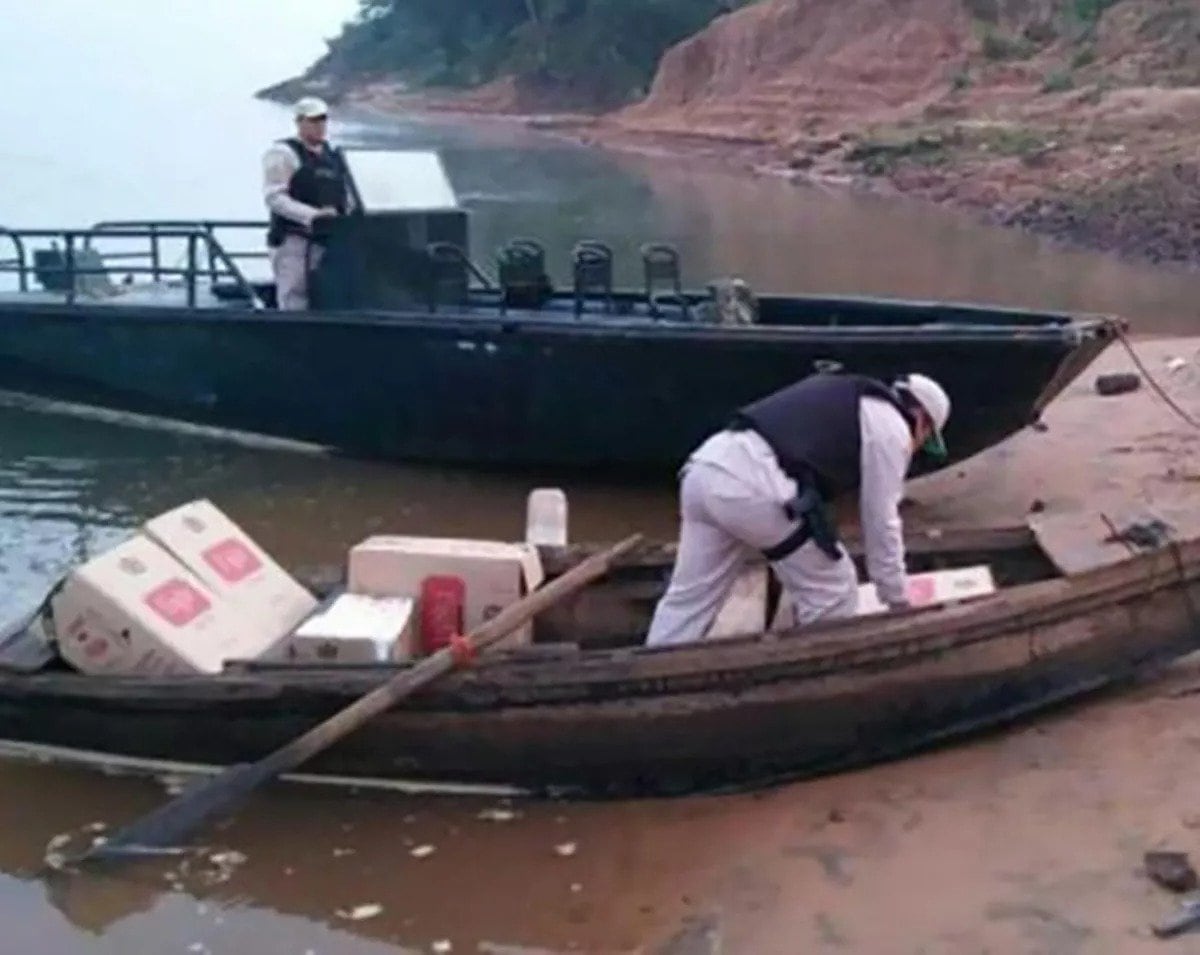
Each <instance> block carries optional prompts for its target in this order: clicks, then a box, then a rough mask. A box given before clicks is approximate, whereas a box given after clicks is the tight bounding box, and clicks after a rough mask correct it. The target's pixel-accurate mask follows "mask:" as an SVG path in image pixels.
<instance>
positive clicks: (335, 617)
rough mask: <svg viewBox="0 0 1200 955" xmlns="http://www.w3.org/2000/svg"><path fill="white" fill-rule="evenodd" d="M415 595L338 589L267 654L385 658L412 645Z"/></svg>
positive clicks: (407, 652) (405, 654)
mask: <svg viewBox="0 0 1200 955" xmlns="http://www.w3.org/2000/svg"><path fill="white" fill-rule="evenodd" d="M415 606H416V603H415V601H413V600H411V599H410V598H408V597H366V596H363V595H362V594H341V595H339V596H338V597H336V598H335V599H334V600H333V601H332V602H331V603H330V604H329V605H328V606H327V607H323V608H322V609H320V610H318V611H317V612H316V613H315V614H313V615H312V616H311V617H309V618H308V619H307V620H305V621H304V622H303V623H302V624H301V625H300V626H299V627H297V628H296V630H295V631H294V632H293V633H291V634H289V635H288V636H286V637H284V639H283V640H281V641H280V642H279V643H278V644H276V646H275V647H273V648H272V649H271V652H270V653H269V654H268V659H271V660H275V661H279V662H283V663H317V664H329V665H337V664H345V663H387V662H389V661H400V660H407V659H409V658H410V657H412V656H413V655H414V653H415V651H416V633H415V630H416V625H415V621H414V608H415Z"/></svg>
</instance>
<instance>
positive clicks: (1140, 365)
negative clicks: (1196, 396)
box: [1115, 326, 1200, 431]
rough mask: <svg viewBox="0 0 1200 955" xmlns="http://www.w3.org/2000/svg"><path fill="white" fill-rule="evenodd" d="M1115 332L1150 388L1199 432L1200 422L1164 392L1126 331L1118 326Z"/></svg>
mask: <svg viewBox="0 0 1200 955" xmlns="http://www.w3.org/2000/svg"><path fill="white" fill-rule="evenodd" d="M1115 331H1116V335H1117V339H1118V340H1119V341H1120V342H1121V344H1122V345H1124V346H1125V350H1126V351H1127V352H1129V357H1130V358H1132V359H1133V363H1134V365H1136V366H1137V370H1138V371H1140V372H1141V373H1142V377H1144V378H1145V379H1146V381H1148V382H1149V383H1150V386H1151V387H1152V388H1153V389H1154V390H1155V391H1156V392H1158V396H1159V397H1160V398H1162V400H1163V401H1165V402H1166V403H1167V405H1168V406H1169V407H1170V408H1171V410H1172V411H1174V412H1175V414H1177V415H1178V416H1179V417H1180V418H1182V419H1183V420H1184V421H1186V422H1187V423H1188V424H1190V425H1191V426H1192V427H1193V428H1195V429H1196V430H1197V431H1200V421H1197V420H1196V419H1195V418H1193V417H1192V416H1191V415H1190V414H1188V413H1187V412H1186V411H1184V410H1183V409H1182V408H1181V407H1179V405H1178V404H1176V402H1175V401H1174V400H1173V399H1172V398H1171V396H1170V395H1168V394H1167V393H1166V391H1165V390H1163V387H1162V385H1160V384H1159V383H1158V381H1157V380H1156V379H1155V377H1154V376H1153V375H1152V374H1150V371H1149V370H1148V369H1147V368H1146V366H1145V365H1144V364H1143V363H1142V360H1141V358H1139V357H1138V353H1137V352H1136V351H1134V350H1133V345H1131V344H1130V342H1129V338H1128V336H1126V334H1125V330H1124V329H1123V328H1121V327H1120V326H1116V328H1115Z"/></svg>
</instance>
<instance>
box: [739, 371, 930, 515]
mask: <svg viewBox="0 0 1200 955" xmlns="http://www.w3.org/2000/svg"><path fill="white" fill-rule="evenodd" d="M864 396H871V397H875V398H882V399H883V400H884V401H886V402H888V403H889V404H890V405H892V407H894V408H895V409H896V410H897V411H899V412H900V413H901V414H902V415H903V416H904V420H905V421H906V422H907V423H908V427H909V430H910V431H913V430H914V415H913V413H912V412H911V411H909V410H908V409H907V408H906V407H905V406H904V403H903V402H902V401H901V398H900V396H899V395H898V394H896V392H895V391H894V390H893V389H891V388H889V387H888V386H887V385H885V384H883V383H882V382H879V381H876V380H875V379H874V378H867V377H865V376H863V375H847V374H828V373H824V372H822V373H819V374H815V375H810V376H809V377H808V378H804V379H801V380H800V381H798V382H796V383H795V384H793V385H788V386H787V387H786V388H782V389H780V390H779V391H776V392H775V393H773V394H770V395H767V397H765V398H762V399H760V400H759V401H756V402H754V403H753V404H749V405H747V406H746V407H744V408H742V409H741V410H739V411H738V412H737V413H736V415H735V416H734V426H735V427H749V428H752V429H753V430H754V431H757V432H758V433H759V434H760V435H762V437H763V439H764V440H765V441H766V442H767V444H769V445H770V446H771V450H772V451H774V452H775V457H776V458H777V459H778V461H779V466H780V467H781V468H782V469H783V470H784V471H785V472H786V473H787V474H788V476H789V477H792V478H795V480H796V481H797V483H798V484H800V486H801V487H804V486H805V485H806V484H809V483H813V484H815V486H816V489H817V490H818V491H819V492H820V494H821V496H822V497H824V498H826V499H829V498H830V497H832V496H834V495H836V494H839V493H843V492H846V491H853V490H857V489H858V487H859V485H860V484H862V464H861V462H862V432H861V430H860V428H859V423H858V403H859V400H860V399H861V398H863V397H864Z"/></svg>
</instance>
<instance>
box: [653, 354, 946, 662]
mask: <svg viewBox="0 0 1200 955" xmlns="http://www.w3.org/2000/svg"><path fill="white" fill-rule="evenodd" d="M949 417H950V399H949V397H948V396H947V395H946V392H945V391H944V390H943V389H942V387H941V386H940V385H939V384H938V383H937V382H935V381H934V380H933V379H932V378H927V377H926V376H924V375H918V374H911V375H908V376H907V377H905V378H901V379H900V380H898V381H897V382H896V383H895V384H894V385H893V386H892V387H888V386H887V385H885V384H884V383H883V382H880V381H876V380H875V379H873V378H867V377H863V376H860V375H846V374H824V373H821V374H816V375H811V376H809V377H808V378H804V379H802V380H801V381H798V382H796V383H795V384H792V385H789V386H787V387H786V388H783V389H782V390H780V391H777V392H775V393H774V394H771V395H768V396H767V397H765V398H763V399H761V400H760V401H757V402H755V403H753V404H750V405H747V406H746V407H745V408H742V409H741V410H740V411H739V412H737V413H736V415H735V416H734V418H733V421H732V423H731V424H730V425H729V427H727V428H726V429H725V430H724V431H720V432H717V433H716V434H714V435H712V436H711V437H710V438H709V439H708V440H707V441H705V442H704V444H702V445H701V446H700V447H699V448H698V449H697V450H696V451H695V452H693V453H692V455H691V457H690V458H689V459H688V461H687V463H686V464H685V465H684V468H683V471H682V480H681V482H680V510H681V513H682V526H681V528H680V532H679V552H678V555H677V557H676V560H675V568H674V571H673V573H672V576H671V583H670V585H669V586H668V588H667V592H666V594H664V595H663V597H662V599H661V600H660V601H659V604H658V606H657V608H656V609H655V612H654V619H653V621H652V623H651V625H650V633H649V635H648V636H647V638H646V643H647V645H648V646H651V647H654V646H667V645H672V644H683V643H691V642H694V641H697V640H702V639H704V636H705V634H706V633H707V631H708V628H709V626H710V625H711V624H712V621H713V618H714V617H715V616H716V614H717V611H718V610H719V609H720V607H721V605H722V603H723V602H724V600H725V597H726V595H727V594H728V593H729V590H730V588H731V587H732V586H733V584H734V582H735V580H736V579H737V576H738V574H739V573H740V571H741V569H742V566H743V564H744V562H745V561H746V560H747V559H748V558H750V557H751V556H753V554H754V552H758V553H760V554H761V555H763V556H764V557H766V559H767V560H769V561H770V562H771V564H772V566H773V568H774V570H775V573H776V576H777V577H778V578H779V581H780V583H781V584H782V586H783V590H784V593H785V596H787V597H788V598H790V599H791V601H792V603H793V606H794V608H795V619H796V623H797V625H799V626H805V625H807V624H809V623H813V622H814V621H817V620H821V619H834V618H838V617H846V616H850V615H852V614H853V613H854V611H855V609H856V608H857V605H858V578H857V574H856V572H855V567H854V561H853V560H852V559H851V558H850V556H849V555H848V554H847V553H846V552H845V551H844V550H843V549H842V548H841V547H840V545H839V543H838V540H837V533H836V530H835V528H834V526H833V522H832V520H831V519H830V518H829V516H828V512H827V510H826V508H827V505H828V502H829V501H831V500H832V498H833V497H834V496H836V495H837V494H840V493H845V492H851V491H857V492H858V496H859V511H860V518H861V524H862V531H863V538H864V542H865V545H866V558H867V570H868V574H869V576H870V578H871V580H872V581H873V582H874V584H875V588H876V591H877V592H878V594H879V597H880V599H881V600H882V601H883V602H884V603H885V604H887V606H888V607H889V609H893V610H896V609H901V608H904V607H906V606H907V605H908V603H907V599H906V596H905V593H906V589H907V577H906V570H905V562H904V527H903V523H902V521H901V519H900V499H901V497H902V495H903V491H904V481H905V478H906V477H907V474H908V468H909V465H910V463H911V461H912V456H913V454H914V453H916V451H917V450H918V449H924V450H925V451H926V452H927V453H929V454H932V455H934V456H935V457H939V458H944V457H945V455H946V447H945V444H944V442H943V441H942V430H943V428H945V425H946V421H947V419H948V418H949Z"/></svg>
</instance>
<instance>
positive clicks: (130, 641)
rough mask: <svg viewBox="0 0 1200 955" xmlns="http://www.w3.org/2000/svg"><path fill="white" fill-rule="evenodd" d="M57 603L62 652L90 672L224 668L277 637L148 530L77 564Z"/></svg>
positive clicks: (56, 627)
mask: <svg viewBox="0 0 1200 955" xmlns="http://www.w3.org/2000/svg"><path fill="white" fill-rule="evenodd" d="M50 609H51V613H52V615H53V621H54V634H55V637H56V639H57V642H58V646H59V651H60V652H61V653H62V655H63V658H64V659H66V660H67V662H68V663H70V664H71V665H72V666H74V667H76V668H77V669H79V670H80V671H82V672H84V673H108V674H118V673H120V674H134V673H136V674H142V675H146V676H174V675H178V674H195V673H219V672H220V671H221V670H222V668H223V667H224V663H225V661H226V660H231V659H244V658H253V657H257V656H259V655H260V654H262V653H263V652H264V651H265V650H267V648H268V647H269V646H270V645H271V644H272V643H273V642H274V641H275V640H276V639H277V635H275V634H269V633H265V632H263V631H261V630H258V629H256V628H255V627H253V626H247V621H246V620H245V618H244V617H243V615H242V614H240V613H239V612H238V611H237V610H236V608H234V607H233V606H232V605H230V604H229V603H228V602H227V601H225V600H223V599H222V598H221V597H220V596H219V595H217V594H214V593H213V592H212V591H211V590H209V589H208V588H207V587H206V586H205V585H204V583H203V581H201V580H200V579H199V578H197V577H196V576H195V575H194V574H192V573H190V572H189V571H188V570H187V568H186V567H184V566H182V565H181V564H180V563H179V562H178V561H177V560H175V558H174V557H172V556H171V555H170V554H169V553H167V552H166V551H165V550H163V549H162V548H161V547H159V546H158V545H157V544H155V543H154V542H153V541H151V540H149V539H148V538H146V537H145V536H143V535H141V534H138V535H136V536H134V537H132V538H131V539H129V540H127V541H125V542H124V543H122V544H119V545H117V546H116V547H114V548H112V549H111V550H109V551H107V552H105V553H104V554H101V555H100V556H99V557H96V558H94V559H92V560H90V561H88V562H87V563H86V564H84V565H83V566H82V567H78V568H76V569H75V570H73V571H71V573H70V574H68V575H67V577H66V579H65V581H64V582H63V586H62V588H61V589H60V590H59V591H58V593H56V594H55V595H54V596H53V598H51V601H50Z"/></svg>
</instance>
